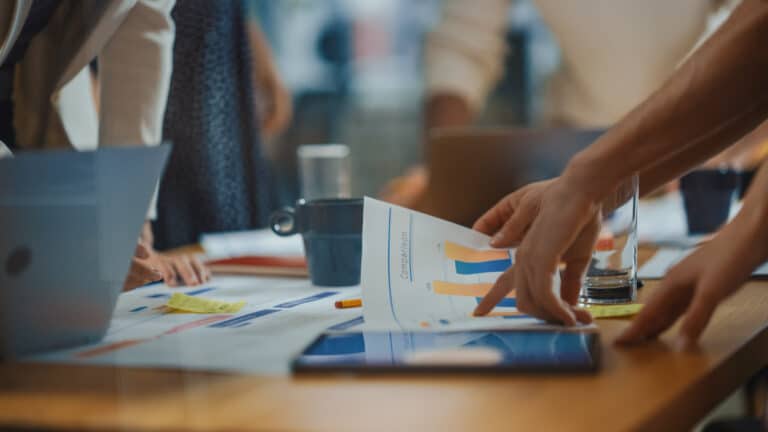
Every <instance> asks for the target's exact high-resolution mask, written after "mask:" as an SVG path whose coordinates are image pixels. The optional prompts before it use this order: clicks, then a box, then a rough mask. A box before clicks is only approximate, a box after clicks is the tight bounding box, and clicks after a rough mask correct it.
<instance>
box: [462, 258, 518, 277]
mask: <svg viewBox="0 0 768 432" xmlns="http://www.w3.org/2000/svg"><path fill="white" fill-rule="evenodd" d="M511 265H512V260H511V259H500V260H495V261H482V262H465V261H456V273H458V274H461V275H471V274H480V273H498V272H503V271H504V270H506V269H508V268H509V267H510V266H511Z"/></svg>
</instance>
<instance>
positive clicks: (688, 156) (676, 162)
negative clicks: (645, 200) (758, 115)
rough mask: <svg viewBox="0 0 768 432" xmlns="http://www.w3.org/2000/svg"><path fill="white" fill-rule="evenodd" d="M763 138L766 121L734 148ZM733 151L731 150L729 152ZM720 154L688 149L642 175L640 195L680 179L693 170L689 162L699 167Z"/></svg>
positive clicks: (767, 122)
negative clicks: (686, 172) (682, 175)
mask: <svg viewBox="0 0 768 432" xmlns="http://www.w3.org/2000/svg"><path fill="white" fill-rule="evenodd" d="M761 138H762V139H766V138H768V120H766V121H764V122H763V123H762V124H761V125H760V126H759V127H758V128H757V129H755V130H754V131H753V132H751V133H750V134H748V135H747V136H745V137H744V138H742V139H741V140H736V143H734V144H733V146H742V147H743V146H744V145H743V144H749V143H751V142H752V140H759V139H761ZM713 139H714V138H713ZM713 147H714V146H713ZM733 148H734V147H731V149H733ZM731 149H729V151H730V150H731ZM712 151H714V154H712ZM742 151H744V149H742ZM758 151H759V149H755V152H758ZM718 153H719V152H718V151H716V150H715V149H711V151H709V152H708V151H699V150H698V149H697V148H686V149H684V150H683V151H682V152H681V154H678V155H677V157H674V158H668V159H666V160H664V161H662V162H660V163H658V164H656V165H653V166H651V167H650V168H649V169H647V170H645V171H643V172H642V173H641V174H640V195H641V196H642V195H644V194H646V193H649V192H652V191H654V190H656V189H657V188H659V187H661V186H662V185H664V184H666V183H667V182H669V181H671V180H674V179H676V178H678V177H679V176H680V175H681V174H682V173H684V172H685V171H687V170H688V169H690V168H691V166H690V165H688V162H689V161H693V162H694V164H693V166H698V165H699V164H702V163H704V162H706V161H708V160H709V159H710V158H712V157H713V156H715V155H717V154H718ZM745 158H746V156H745Z"/></svg>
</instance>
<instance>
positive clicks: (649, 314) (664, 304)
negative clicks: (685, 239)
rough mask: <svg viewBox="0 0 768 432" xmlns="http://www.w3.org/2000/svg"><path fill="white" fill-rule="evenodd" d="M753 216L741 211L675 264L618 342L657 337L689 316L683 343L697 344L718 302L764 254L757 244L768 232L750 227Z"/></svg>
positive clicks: (681, 332) (687, 345)
mask: <svg viewBox="0 0 768 432" xmlns="http://www.w3.org/2000/svg"><path fill="white" fill-rule="evenodd" d="M744 210H745V209H742V211H744ZM754 219H755V218H750V217H748V216H747V215H746V214H743V213H740V214H739V215H738V216H737V217H736V218H735V219H734V220H733V221H732V222H731V223H729V224H728V225H726V226H725V227H723V229H722V231H721V232H720V233H719V234H718V235H717V236H716V237H715V238H714V239H713V240H712V241H710V242H708V243H706V244H704V245H702V246H701V247H699V249H698V250H696V251H695V252H694V253H693V254H691V255H690V256H688V257H687V258H685V259H684V260H682V261H681V262H680V263H678V264H677V265H675V266H674V267H672V269H670V270H669V272H667V275H666V276H665V277H664V279H663V280H662V281H661V285H660V286H659V288H658V290H657V291H656V292H655V293H654V295H653V296H652V297H651V298H650V299H649V300H648V301H647V302H646V304H645V307H644V308H643V310H642V311H641V312H640V314H639V315H638V316H637V317H636V318H635V319H634V321H633V322H632V324H631V325H630V326H629V327H628V328H627V329H626V330H625V331H624V332H623V333H622V334H621V335H620V336H619V337H618V338H617V340H616V342H617V343H619V344H635V343H639V342H643V341H646V340H649V339H653V338H655V337H657V336H658V335H659V334H661V333H662V332H664V331H665V330H667V329H668V328H669V327H671V326H672V324H674V323H675V322H676V321H677V320H678V319H679V318H680V317H681V316H683V315H685V317H684V318H683V319H682V324H681V326H680V330H679V334H678V346H679V347H680V348H682V349H688V348H693V347H695V346H696V343H697V341H698V339H699V337H700V336H701V333H702V332H703V331H704V329H705V328H706V326H707V323H709V320H710V318H711V317H712V314H713V313H714V310H715V308H716V307H717V305H718V304H720V302H722V301H723V300H725V299H726V298H727V297H728V296H730V295H731V294H733V293H734V292H736V291H737V290H738V289H739V288H741V286H742V284H743V283H744V282H745V281H746V280H747V279H748V278H749V277H750V275H751V273H752V271H753V270H754V269H755V268H756V267H757V266H758V265H760V264H761V263H762V262H763V260H764V259H765V253H764V252H762V251H761V250H760V247H759V245H756V244H755V242H760V241H764V240H761V237H762V239H764V238H765V236H764V235H762V236H761V235H760V234H757V233H756V231H755V230H754V229H752V227H750V225H751V224H750V223H749V222H750V220H754ZM758 221H759V219H758ZM758 224H759V222H758Z"/></svg>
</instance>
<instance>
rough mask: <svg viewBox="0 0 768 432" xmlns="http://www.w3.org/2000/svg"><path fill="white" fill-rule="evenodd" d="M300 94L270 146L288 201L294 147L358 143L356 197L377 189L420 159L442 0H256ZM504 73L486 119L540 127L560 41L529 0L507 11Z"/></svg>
mask: <svg viewBox="0 0 768 432" xmlns="http://www.w3.org/2000/svg"><path fill="white" fill-rule="evenodd" d="M249 6H250V15H251V19H254V20H257V21H258V23H259V24H260V25H261V27H262V29H263V31H264V32H265V34H266V36H267V38H268V40H269V42H270V45H271V46H272V48H273V50H274V55H275V57H276V61H277V64H278V68H279V71H280V73H281V75H282V77H283V79H284V80H285V81H286V84H287V85H288V87H289V88H290V90H291V91H292V93H293V101H294V110H295V111H294V118H293V121H292V123H291V126H290V128H289V129H288V130H287V131H286V132H285V133H283V134H282V135H281V136H279V137H276V138H275V139H273V140H271V142H269V143H268V151H269V154H270V157H271V158H272V159H273V160H274V161H275V167H276V171H277V177H278V182H277V183H278V185H279V187H280V191H279V196H280V200H281V201H282V203H283V204H289V203H291V202H293V201H294V200H295V199H296V198H297V197H298V187H297V181H296V176H297V175H296V162H295V154H296V147H297V146H298V145H301V144H319V143H330V142H338V143H344V144H347V145H349V146H350V148H351V150H352V170H353V178H354V180H355V183H354V186H353V187H354V190H353V193H354V194H355V195H366V194H367V195H376V194H377V193H378V192H379V191H380V190H381V188H382V187H383V185H384V184H385V183H386V182H387V180H389V179H391V178H393V177H395V176H397V175H399V174H401V173H402V171H403V169H405V168H406V167H408V166H410V165H413V164H414V163H416V162H417V161H418V160H419V159H421V155H422V148H423V140H424V132H423V125H422V104H423V99H422V93H423V88H424V71H423V49H424V39H425V36H426V34H427V32H428V31H429V30H430V29H431V28H432V27H433V26H434V25H435V24H436V23H437V21H438V20H439V19H440V12H441V2H440V0H363V1H361V0H277V1H275V0H250V3H249ZM507 20H508V22H509V26H508V27H509V30H508V32H507V37H506V43H507V55H506V58H505V61H504V63H503V64H504V69H505V70H504V71H503V73H502V76H503V79H502V80H501V81H500V82H499V84H498V85H497V86H496V88H495V89H494V90H493V92H492V93H491V96H490V97H489V100H488V103H487V105H486V107H485V109H484V111H483V112H482V115H481V116H480V119H479V122H478V123H479V124H488V125H490V124H494V125H497V124H505V125H536V124H537V122H540V121H541V115H540V111H541V107H540V106H538V105H537V101H540V100H542V98H541V97H539V96H540V95H541V93H542V92H543V91H544V83H546V81H547V77H548V76H549V75H550V74H551V73H552V72H553V71H554V70H555V68H556V67H557V64H558V61H559V54H558V49H557V45H556V44H555V42H554V41H553V38H552V36H551V35H550V34H549V33H548V30H547V29H546V28H545V26H544V24H543V23H542V21H541V19H540V17H539V16H538V14H537V13H536V9H535V8H534V7H533V5H532V4H531V2H530V1H529V0H519V1H516V2H513V5H512V6H511V7H510V8H509V10H508V16H507Z"/></svg>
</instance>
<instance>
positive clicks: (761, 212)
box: [733, 162, 768, 264]
mask: <svg viewBox="0 0 768 432" xmlns="http://www.w3.org/2000/svg"><path fill="white" fill-rule="evenodd" d="M733 222H734V223H742V224H745V225H746V226H747V228H748V230H749V233H750V235H749V237H750V241H751V242H752V244H753V246H754V247H755V248H756V249H757V250H758V252H759V255H758V257H759V258H760V263H762V262H764V261H766V260H768V162H763V164H762V165H761V167H760V169H759V170H758V172H757V175H756V176H755V178H754V180H752V184H751V185H750V187H749V192H747V196H746V197H744V203H743V205H742V207H741V210H740V211H739V214H738V215H737V216H736V218H735V219H734V221H733ZM758 264H759V263H758Z"/></svg>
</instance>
